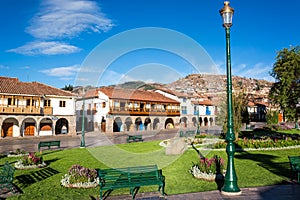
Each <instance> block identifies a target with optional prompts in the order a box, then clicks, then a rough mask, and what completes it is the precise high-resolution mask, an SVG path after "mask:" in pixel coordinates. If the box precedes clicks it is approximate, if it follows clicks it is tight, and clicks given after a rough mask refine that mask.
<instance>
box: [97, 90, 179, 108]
mask: <svg viewBox="0 0 300 200" xmlns="http://www.w3.org/2000/svg"><path fill="white" fill-rule="evenodd" d="M98 91H100V92H103V93H104V94H105V95H107V96H108V97H109V98H110V99H127V100H133V101H134V100H136V101H152V102H165V103H178V104H179V102H178V101H175V100H173V99H170V98H168V97H165V96H163V95H162V94H159V93H157V92H153V91H151V92H150V91H145V90H134V89H121V88H114V87H103V88H99V89H98Z"/></svg>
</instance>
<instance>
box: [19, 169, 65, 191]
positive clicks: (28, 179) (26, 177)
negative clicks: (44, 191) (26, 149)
mask: <svg viewBox="0 0 300 200" xmlns="http://www.w3.org/2000/svg"><path fill="white" fill-rule="evenodd" d="M58 173H60V172H59V171H57V170H55V169H52V168H51V167H46V168H43V169H41V170H39V171H34V172H31V173H29V174H22V175H19V176H17V177H16V180H17V183H16V184H17V185H18V186H19V187H20V188H25V187H27V186H29V185H31V184H33V183H36V182H39V181H42V180H45V179H46V178H49V177H51V176H53V175H55V174H58Z"/></svg>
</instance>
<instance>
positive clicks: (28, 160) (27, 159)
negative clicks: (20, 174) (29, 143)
mask: <svg viewBox="0 0 300 200" xmlns="http://www.w3.org/2000/svg"><path fill="white" fill-rule="evenodd" d="M45 166H47V165H46V163H45V162H44V161H43V157H42V156H41V155H40V154H39V153H28V154H27V155H24V156H23V157H22V158H21V159H20V160H18V161H17V162H16V163H15V168H16V169H34V168H41V167H45Z"/></svg>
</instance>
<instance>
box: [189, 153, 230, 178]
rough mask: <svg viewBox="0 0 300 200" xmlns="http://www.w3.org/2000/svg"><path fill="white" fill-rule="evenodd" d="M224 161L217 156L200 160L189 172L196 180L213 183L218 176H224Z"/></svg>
mask: <svg viewBox="0 0 300 200" xmlns="http://www.w3.org/2000/svg"><path fill="white" fill-rule="evenodd" d="M223 168H224V160H223V159H222V158H220V157H218V156H214V157H213V158H210V159H208V158H201V159H200V161H199V163H197V164H194V165H193V166H192V167H191V169H190V170H189V172H190V173H191V174H192V175H193V176H194V177H195V178H198V179H202V180H206V181H215V180H216V178H218V175H221V176H222V175H224V174H225V170H224V169H223Z"/></svg>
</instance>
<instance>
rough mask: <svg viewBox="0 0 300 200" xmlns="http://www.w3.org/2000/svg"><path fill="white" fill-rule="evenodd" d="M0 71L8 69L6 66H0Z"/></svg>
mask: <svg viewBox="0 0 300 200" xmlns="http://www.w3.org/2000/svg"><path fill="white" fill-rule="evenodd" d="M0 69H9V66H7V65H0Z"/></svg>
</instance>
